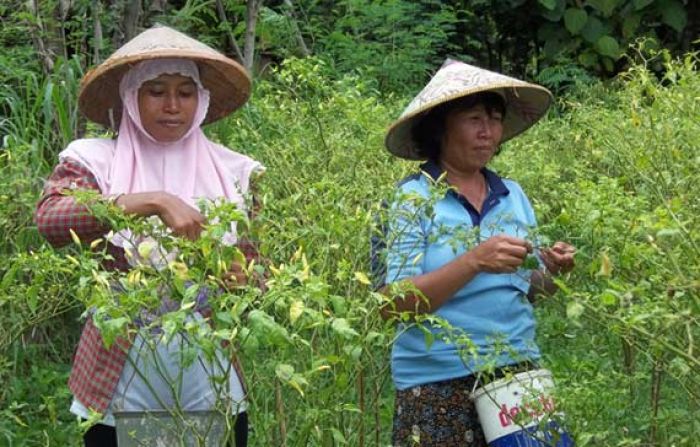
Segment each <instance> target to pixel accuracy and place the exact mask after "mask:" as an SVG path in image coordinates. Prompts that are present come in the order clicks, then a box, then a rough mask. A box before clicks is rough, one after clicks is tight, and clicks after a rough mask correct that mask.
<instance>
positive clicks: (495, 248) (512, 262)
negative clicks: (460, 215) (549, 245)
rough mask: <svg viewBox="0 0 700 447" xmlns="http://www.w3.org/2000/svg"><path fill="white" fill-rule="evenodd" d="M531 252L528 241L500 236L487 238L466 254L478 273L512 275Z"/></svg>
mask: <svg viewBox="0 0 700 447" xmlns="http://www.w3.org/2000/svg"><path fill="white" fill-rule="evenodd" d="M531 252H532V245H531V244H530V243H529V242H528V241H526V240H524V239H519V238H516V237H512V236H507V235H505V234H501V235H498V236H492V237H490V238H488V239H487V240H486V241H484V242H482V243H481V244H479V245H477V246H476V247H475V248H473V249H472V250H470V251H469V252H467V253H468V254H469V255H470V256H471V257H472V258H473V262H475V264H476V268H477V270H478V271H481V272H488V273H513V272H515V271H517V270H518V268H519V267H520V266H521V265H522V263H523V261H524V260H525V258H526V257H527V255H528V253H531Z"/></svg>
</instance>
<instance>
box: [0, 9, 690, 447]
mask: <svg viewBox="0 0 700 447" xmlns="http://www.w3.org/2000/svg"><path fill="white" fill-rule="evenodd" d="M14 3H16V5H15V6H17V8H11V7H10V6H8V5H12V4H13V2H8V3H7V5H5V4H4V5H3V6H0V17H2V20H3V22H2V23H3V27H2V29H1V30H0V45H2V47H3V50H7V51H4V52H3V53H2V54H1V55H0V67H2V68H3V69H2V70H1V74H0V136H1V138H2V146H1V147H0V169H2V172H3V175H2V176H1V177H0V234H3V235H4V236H5V237H4V238H3V239H2V240H1V241H0V253H1V254H2V255H3V259H4V262H3V263H2V264H0V383H2V384H5V386H3V387H2V388H0V445H7V446H13V447H14V446H45V445H55V446H64V445H78V439H79V433H80V429H81V428H80V427H79V425H78V424H77V422H76V421H75V419H74V418H73V417H72V416H71V415H70V413H69V412H68V406H69V404H70V393H69V392H68V389H67V385H66V382H67V377H68V372H69V368H70V361H71V355H72V352H73V349H74V347H75V345H76V342H77V337H78V335H79V332H80V328H81V321H80V315H81V314H82V312H83V311H84V310H85V307H84V306H85V305H86V304H88V303H91V301H90V300H92V299H95V296H93V295H90V294H88V293H87V292H89V291H91V290H93V289H92V287H93V286H94V285H95V284H97V280H96V279H95V277H94V276H93V275H92V270H93V268H94V259H93V257H94V254H90V253H89V252H87V251H82V250H81V249H80V248H79V247H78V246H77V245H75V246H72V247H68V248H66V249H62V250H53V249H51V248H50V247H48V246H47V244H46V243H45V242H44V241H43V240H42V238H41V237H40V236H39V234H38V232H37V231H36V228H35V227H34V225H33V223H32V212H33V209H34V206H35V203H36V201H37V199H38V197H39V194H40V190H41V186H42V182H43V179H44V178H46V176H47V175H48V174H49V172H50V169H51V167H52V166H53V165H54V164H55V162H56V154H57V153H58V152H59V151H60V150H61V149H62V147H64V146H65V144H66V142H67V141H69V140H71V139H72V138H73V136H74V135H82V134H87V135H100V134H101V132H102V130H100V129H97V128H95V127H92V125H90V124H86V123H84V122H82V121H81V119H80V118H79V116H78V115H77V113H76V107H75V101H76V88H77V83H78V81H79V79H80V76H81V74H82V73H83V71H84V69H85V67H86V66H88V65H90V64H92V63H93V62H94V61H95V60H99V58H98V57H97V55H96V54H95V52H94V51H93V50H95V46H94V44H93V40H92V39H93V38H92V36H94V31H95V30H94V23H91V22H85V23H83V22H80V21H77V19H75V18H71V17H73V15H71V14H74V15H76V16H77V15H78V13H80V14H83V13H85V14H87V15H88V16H90V14H92V9H91V8H92V7H93V6H94V5H98V6H99V5H102V7H103V11H102V14H103V15H102V26H103V29H102V32H103V33H104V36H105V40H104V42H103V43H102V45H98V49H100V50H101V51H102V57H104V55H105V54H107V53H108V51H109V50H108V48H109V47H110V46H111V45H112V42H115V41H118V39H117V38H116V37H115V36H118V35H119V32H120V26H122V25H123V23H121V22H120V18H121V17H122V16H123V14H122V13H121V9H120V8H123V7H125V5H127V4H131V3H134V2H126V1H113V2H99V1H96V2H87V1H76V2H70V3H71V4H72V5H73V6H72V7H73V8H74V10H71V11H69V12H70V13H71V14H67V15H65V16H62V15H61V14H56V11H57V10H56V8H57V7H58V5H59V3H61V4H63V2H58V1H48V2H39V3H40V4H41V10H40V11H38V12H36V11H35V12H34V15H32V14H33V13H32V12H27V11H26V10H23V9H22V8H23V6H21V5H20V3H23V2H14ZM146 3H148V4H149V5H157V4H158V5H165V6H164V8H165V10H164V11H158V10H157V9H154V8H151V9H147V10H146V11H145V12H143V11H142V16H141V21H142V23H143V24H145V23H148V22H149V21H152V20H156V19H157V20H161V21H165V22H168V23H175V24H177V25H178V26H179V27H180V28H181V29H182V30H184V31H190V32H192V33H193V34H195V35H199V36H201V37H202V38H203V40H205V41H207V42H209V43H211V44H214V45H216V46H218V47H220V48H229V47H228V44H227V43H225V42H227V36H228V34H229V33H231V35H233V37H234V38H235V39H238V40H241V39H242V36H243V33H244V31H245V26H244V23H242V22H241V21H242V20H243V17H244V16H245V4H244V2H237V1H222V2H212V1H197V0H192V1H187V2H157V1H152V2H146ZM218 3H221V4H222V5H223V6H224V9H225V12H226V13H227V14H228V17H229V19H230V20H232V21H238V26H224V25H220V24H218V23H219V22H218V21H217V18H218V16H217V13H216V4H218ZM281 3H284V2H281ZM467 3H468V4H469V5H466V4H467ZM492 3H493V2H482V1H472V2H432V1H421V2H406V1H399V0H394V1H386V2H367V1H364V0H345V1H340V2H325V1H302V2H294V7H295V8H296V9H295V10H293V11H292V13H291V14H290V13H289V12H288V10H287V9H285V8H284V7H282V6H281V5H280V4H278V3H272V2H271V3H270V5H266V6H264V7H263V9H262V11H261V13H260V17H259V19H258V20H259V21H258V31H257V33H258V34H257V35H258V38H257V41H256V42H257V45H258V47H257V48H258V49H259V54H261V55H262V56H264V57H268V58H272V59H273V60H277V61H278V62H279V61H281V62H279V63H278V64H277V65H278V66H277V67H276V68H274V69H272V68H267V69H265V70H263V73H262V75H261V76H260V77H259V78H258V79H256V85H255V91H254V94H253V97H252V100H251V102H250V103H249V104H248V105H246V106H245V107H244V108H243V109H242V110H240V111H238V112H237V113H236V114H234V115H233V116H231V117H229V118H227V119H226V120H223V121H222V122H219V123H216V124H214V125H212V126H210V127H209V128H208V129H207V132H208V134H209V135H210V136H211V137H212V138H213V139H215V140H218V141H220V142H222V143H224V144H226V145H228V146H230V147H232V148H234V149H238V150H240V151H241V152H243V153H246V154H249V155H251V156H253V157H254V158H256V159H258V160H260V161H261V162H262V163H263V164H265V165H266V167H267V173H266V174H265V175H264V177H263V181H262V183H261V185H260V186H261V191H260V194H261V197H262V201H263V210H262V214H261V216H260V221H259V223H258V224H257V229H256V231H257V233H258V237H259V238H260V241H261V243H262V251H263V254H264V256H265V258H266V259H267V260H268V261H269V265H267V266H265V267H264V270H265V271H266V273H267V275H268V276H269V278H270V286H269V290H268V292H267V293H265V294H262V295H261V294H257V293H256V292H255V291H254V290H252V289H250V290H246V291H244V292H239V293H238V295H235V298H236V299H237V300H238V301H237V302H238V303H239V304H237V306H239V308H240V307H241V306H247V308H246V310H247V313H246V312H240V313H235V314H233V318H232V319H231V320H225V321H222V322H221V324H222V325H226V324H228V325H229V326H228V327H229V328H237V329H238V335H236V337H238V338H237V340H238V341H240V342H242V343H241V349H242V351H243V352H242V354H243V355H242V360H243V367H244V370H245V372H246V379H247V383H248V388H249V390H250V392H251V396H250V409H251V412H250V415H251V418H252V421H251V422H252V427H253V431H252V433H251V443H252V445H260V446H267V445H282V443H283V440H284V442H286V445H288V446H301V445H324V446H325V445H349V446H358V445H388V443H389V439H390V430H391V414H392V411H393V407H392V405H393V389H392V386H391V379H390V375H389V346H390V343H391V340H392V337H393V336H394V333H393V332H392V331H393V329H392V328H391V325H386V324H385V323H384V322H382V321H381V319H380V318H379V315H378V306H379V304H380V303H381V300H382V297H381V296H379V295H378V294H376V293H374V292H373V291H372V288H371V285H370V284H369V283H370V279H371V278H368V276H369V238H370V235H371V233H372V227H373V226H374V225H375V222H376V217H377V215H378V214H380V213H381V201H382V200H383V199H385V198H387V197H389V196H390V195H391V193H392V190H393V184H394V182H396V181H398V180H399V179H401V178H402V177H403V176H405V175H406V174H408V173H410V172H412V171H413V170H415V165H413V164H410V163H406V162H402V161H399V160H397V159H395V158H392V157H391V156H390V155H389V154H388V152H387V151H386V150H384V149H383V135H384V132H385V130H386V127H387V125H388V124H389V123H390V122H391V121H392V120H393V119H394V118H395V117H396V116H398V114H399V113H400V111H401V109H402V107H403V106H404V105H405V104H406V103H407V102H408V99H409V98H410V95H411V93H414V92H415V91H417V90H418V89H419V88H420V86H421V85H422V83H424V82H425V80H426V79H427V77H426V76H427V75H426V73H427V72H429V71H430V70H432V69H433V68H434V67H436V66H437V65H438V64H439V63H440V62H441V60H442V58H443V57H444V56H445V55H446V54H455V55H458V56H459V57H462V58H471V60H472V61H476V62H478V63H479V64H481V65H483V66H491V67H495V68H501V69H503V70H505V71H506V72H510V73H520V74H526V75H528V76H529V77H531V78H534V77H537V78H538V79H539V80H540V82H543V83H546V84H547V85H549V86H550V87H553V88H555V89H557V90H558V91H560V92H565V94H564V93H562V94H560V95H558V99H557V104H556V107H555V108H553V110H552V111H551V113H550V114H549V116H548V117H547V118H546V119H545V120H543V121H542V122H541V123H540V124H538V125H537V126H536V127H534V128H533V129H531V130H529V131H528V132H527V133H525V134H524V135H523V136H521V137H519V138H517V139H515V140H514V141H512V142H509V143H507V144H506V145H505V146H504V148H503V150H502V152H501V154H500V155H499V156H498V157H497V158H496V160H495V161H494V163H493V166H494V168H495V169H496V170H497V171H499V172H500V173H501V174H502V175H506V176H508V177H511V178H513V179H515V180H517V181H519V182H520V183H521V185H522V186H523V188H524V189H525V191H526V192H527V193H528V195H529V196H530V198H531V200H532V202H533V204H534V206H535V208H536V210H537V215H538V219H539V222H540V224H541V227H542V228H541V233H542V235H543V236H546V237H548V238H549V239H551V240H557V239H562V240H568V241H571V242H572V243H574V244H575V245H576V246H577V247H578V250H579V251H578V255H577V256H578V267H577V269H576V270H575V271H574V273H572V274H571V275H570V276H568V277H565V278H562V279H561V284H560V285H561V291H560V292H559V293H558V294H557V295H555V296H554V297H552V298H550V299H547V300H543V301H542V302H541V303H540V304H539V307H538V318H539V331H538V335H539V342H540V345H541V348H542V350H543V352H544V353H545V366H547V367H548V368H549V369H551V370H552V371H553V372H554V377H555V380H556V381H557V387H558V395H557V399H558V401H559V405H560V406H561V408H563V409H564V411H565V413H566V415H567V421H568V424H569V426H570V430H571V432H572V433H573V434H575V437H576V439H577V445H580V446H692V445H694V444H695V443H696V442H697V441H696V439H697V438H698V436H699V435H700V422H698V418H697V414H698V412H700V395H699V393H698V390H699V389H700V375H699V374H698V373H697V371H698V369H699V368H700V356H699V355H698V349H699V348H698V346H697V343H698V340H700V282H698V281H699V278H700V222H699V221H698V220H699V217H698V216H700V194H699V193H698V191H697V172H698V170H699V168H700V156H699V155H698V151H697V148H698V143H697V141H698V138H699V136H700V122H699V121H698V119H697V117H698V116H700V102H699V101H698V98H700V75H698V71H697V68H698V62H699V61H698V56H697V54H696V53H692V52H691V53H686V54H683V52H685V51H688V50H690V49H692V48H691V45H690V44H691V43H692V41H691V39H690V38H689V34H688V30H689V29H691V31H692V27H693V26H694V27H697V10H696V9H693V8H694V6H693V5H691V3H693V2H682V1H664V0H653V1H636V0H635V1H628V2H622V1H595V2H594V1H589V2H575V1H564V0H561V1H539V2H522V1H513V0H511V1H510V2H498V4H499V6H498V7H497V8H491V7H490V5H491V4H492ZM506 4H510V6H508V7H507V6H506ZM581 4H583V5H584V6H581ZM370 5H371V7H370ZM533 5H535V6H533ZM466 6H469V8H467V7H466ZM511 10H512V11H511ZM485 11H486V12H488V14H487V15H486V20H480V19H477V17H485V16H484V14H482V13H484V12H485ZM509 11H511V13H512V14H515V15H519V17H521V18H522V19H523V20H525V22H524V23H529V22H527V21H528V20H534V21H535V22H536V23H537V24H538V25H537V26H535V27H530V28H528V26H526V25H523V26H513V27H512V28H509V29H508V30H506V29H504V28H503V27H504V26H505V24H506V23H512V22H508V21H507V20H508V19H509V17H510V16H507V14H509ZM525 11H527V14H525ZM548 11H549V12H548ZM581 11H584V12H585V14H586V17H587V18H586V23H585V24H583V25H582V23H583V14H582V13H581ZM669 11H670V12H669ZM681 11H682V12H681ZM59 12H60V11H59ZM39 16H40V17H41V19H42V20H41V21H38V20H37V17H39ZM409 16H411V17H420V18H421V23H422V24H423V25H424V26H423V27H417V28H416V27H415V26H414V25H415V23H413V22H412V21H411V20H410V17H409ZM295 18H296V19H295ZM510 18H512V17H510ZM593 18H595V19H596V20H597V21H598V22H599V23H600V25H601V26H602V27H603V29H605V30H607V31H606V32H605V33H603V34H601V35H600V36H598V37H597V39H590V38H586V36H585V35H584V30H585V29H586V27H588V26H589V22H591V21H592V20H593ZM61 21H63V22H64V23H67V24H68V25H69V26H67V27H65V28H63V29H66V30H68V34H67V35H66V36H67V37H66V38H65V39H63V40H62V39H56V38H55V34H54V33H56V32H57V31H56V30H58V29H60V28H59V27H58V26H56V24H57V23H61ZM118 22H119V23H118ZM535 22H533V23H535ZM591 23H594V22H591ZM477 24H478V25H479V26H476V25H477ZM557 24H558V25H562V24H563V26H559V27H558V28H556V29H557V31H556V32H553V31H552V30H553V28H552V27H553V26H556V25H557ZM635 24H636V28H634V29H632V27H633V25H635ZM79 25H82V26H79ZM295 25H297V28H295ZM472 25H473V28H472V32H468V33H467V32H465V29H464V27H466V26H472ZM590 26H593V25H590ZM295 29H297V30H299V29H300V30H301V36H302V37H303V39H304V40H305V41H306V45H307V46H308V48H307V50H308V51H309V53H311V55H310V56H309V55H303V54H302V53H303V51H302V50H300V46H299V44H298V41H297V40H295V33H296V31H295ZM528 29H534V30H540V31H539V32H538V33H537V34H538V36H540V37H532V36H529V37H527V36H524V35H522V33H525V31H526V30H528ZM694 29H695V30H697V28H694ZM546 30H549V31H546ZM550 31H552V33H550ZM588 32H589V31H585V33H588ZM30 33H35V34H34V36H44V37H45V38H46V42H47V43H51V44H52V45H53V48H54V50H55V51H54V52H53V53H51V52H49V53H47V54H53V56H55V59H53V60H52V64H50V67H49V66H48V65H47V64H46V63H45V62H46V60H45V58H43V57H37V53H36V52H35V49H33V48H32V47H30V46H28V45H27V42H29V39H27V35H29V34H30ZM42 33H43V34H42ZM107 36H109V37H110V39H107ZM605 36H609V37H610V38H611V39H614V40H615V41H616V45H617V47H615V46H614V45H613V44H612V41H611V40H609V39H603V41H602V42H601V39H602V38H603V37H605ZM640 36H645V37H651V38H652V40H651V41H646V43H644V44H642V45H641V46H636V47H633V48H632V49H630V50H629V51H628V56H624V55H623V54H622V53H624V51H623V50H624V49H625V47H626V45H627V44H628V43H629V42H633V41H635V39H636V38H637V37H640ZM34 41H35V40H34ZM499 42H500V44H499ZM518 42H519V43H518ZM550 42H554V43H550ZM649 42H651V43H649ZM535 43H537V44H535ZM61 44H65V45H61ZM239 44H240V42H239ZM559 44H562V45H563V47H562V48H560V49H559V50H556V51H555V47H556V45H559ZM518 45H524V46H523V47H522V48H521V47H518ZM660 45H663V46H665V47H668V48H670V49H671V52H669V51H666V50H663V51H656V50H654V48H657V47H659V46H660ZM614 47H615V48H617V50H619V51H613V50H614V49H615V48H614ZM557 48H559V47H557ZM229 50H230V48H229ZM613 53H614V54H613ZM70 54H75V55H76V56H69V57H68V58H65V57H64V56H66V55H70ZM671 54H674V55H676V56H678V59H676V58H675V57H672V56H671ZM294 55H297V56H300V57H295V56H294ZM262 59H263V57H260V60H262ZM606 61H607V62H606ZM611 64H612V69H611V68H610V67H611ZM42 70H43V73H42ZM615 73H619V74H618V75H617V76H616V77H615V78H612V79H608V80H607V81H600V80H599V79H598V78H597V77H596V76H600V75H604V76H605V77H608V76H611V75H613V74H615ZM191 248H192V250H195V249H196V247H194V248H193V247H191ZM68 255H70V256H71V257H72V258H73V259H75V260H77V262H78V266H76V265H75V263H74V261H72V260H71V258H69V257H68ZM197 259H198V261H197V262H201V263H206V262H207V261H206V257H202V258H197ZM211 268H213V269H215V268H216V266H215V265H212V266H211ZM190 270H191V272H190V273H192V274H193V275H194V274H200V273H202V274H203V272H204V271H205V270H202V272H199V273H197V272H196V271H192V269H190ZM144 274H146V275H147V274H151V273H148V272H146V273H144ZM81 278H82V281H81ZM200 278H201V279H202V281H206V277H205V276H201V277H200ZM229 304H230V306H229ZM217 306H220V310H225V309H228V308H234V307H236V304H235V303H234V302H233V301H230V302H226V301H222V302H220V303H217ZM222 318H226V317H222ZM117 329H119V328H117ZM218 335H219V336H222V337H224V338H226V337H230V336H231V333H219V334H218Z"/></svg>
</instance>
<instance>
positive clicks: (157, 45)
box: [78, 25, 251, 127]
mask: <svg viewBox="0 0 700 447" xmlns="http://www.w3.org/2000/svg"><path fill="white" fill-rule="evenodd" d="M162 58H182V59H189V60H192V61H194V62H196V63H197V65H198V67H199V76H200V79H201V80H202V84H203V85H204V87H205V88H206V89H208V90H209V92H210V96H211V99H210V103H209V111H208V112H207V116H206V118H205V119H204V124H207V123H211V122H214V121H216V120H218V119H220V118H223V117H224V116H226V115H228V114H229V113H231V112H233V111H234V110H236V109H238V108H239V107H241V106H242V105H243V104H245V102H246V101H247V100H248V97H249V96H250V86H251V79H250V76H249V75H248V72H247V71H246V70H245V68H243V67H242V66H241V65H240V64H239V63H237V62H236V61H234V60H232V59H229V58H227V57H226V56H224V55H223V54H221V53H219V52H218V51H216V50H214V49H213V48H211V47H209V46H207V45H205V44H203V43H201V42H199V41H197V40H195V39H192V38H191V37H189V36H187V35H185V34H183V33H181V32H178V31H175V30H174V29H172V28H168V27H166V26H162V25H157V26H154V27H153V28H150V29H147V30H146V31H144V32H142V33H141V34H139V35H138V36H136V37H134V38H133V39H131V40H130V41H129V42H127V43H126V44H124V46H122V47H121V48H119V49H118V50H117V51H115V52H114V53H113V54H112V55H111V56H110V57H109V58H108V59H107V60H105V61H104V62H103V63H101V64H100V65H98V66H97V67H95V68H93V69H92V70H90V71H89V72H87V73H86V74H85V76H84V77H83V79H82V81H81V83H80V96H79V99H78V106H79V107H80V110H81V111H82V112H83V113H84V114H85V116H87V117H88V118H89V119H90V120H92V121H95V122H97V123H100V124H102V125H104V126H106V127H118V126H119V120H120V119H121V113H122V103H121V99H120V97H119V82H120V81H121V78H122V76H124V74H125V73H126V72H127V71H128V70H129V68H131V67H132V66H134V65H135V64H137V63H138V62H141V61H143V60H147V59H162Z"/></svg>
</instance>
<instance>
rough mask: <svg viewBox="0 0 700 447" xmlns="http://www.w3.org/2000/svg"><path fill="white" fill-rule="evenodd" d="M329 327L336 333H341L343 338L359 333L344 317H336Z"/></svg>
mask: <svg viewBox="0 0 700 447" xmlns="http://www.w3.org/2000/svg"><path fill="white" fill-rule="evenodd" d="M331 328H333V330H334V331H335V332H336V333H337V334H338V335H341V336H343V337H344V338H353V337H356V336H358V335H360V334H358V333H357V331H356V330H355V329H353V328H352V327H351V326H350V323H348V320H346V319H345V318H336V319H335V320H333V323H331Z"/></svg>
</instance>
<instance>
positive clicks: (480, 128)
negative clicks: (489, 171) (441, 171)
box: [440, 104, 503, 171]
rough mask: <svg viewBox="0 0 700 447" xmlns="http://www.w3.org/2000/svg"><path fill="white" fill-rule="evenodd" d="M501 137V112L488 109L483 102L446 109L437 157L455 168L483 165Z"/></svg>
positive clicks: (471, 167) (470, 167) (488, 159)
mask: <svg viewBox="0 0 700 447" xmlns="http://www.w3.org/2000/svg"><path fill="white" fill-rule="evenodd" d="M502 137H503V116H502V114H501V113H500V112H498V111H497V110H492V111H491V113H489V112H488V111H487V110H486V108H485V107H484V105H483V104H477V105H475V106H474V107H471V108H468V109H456V110H452V111H450V112H449V113H448V114H447V116H446V117H445V134H444V136H443V138H442V148H441V153H440V160H441V161H443V162H446V163H447V164H449V165H450V166H452V167H453V168H455V169H459V170H463V171H474V170H479V169H481V168H483V167H484V166H486V164H487V163H488V162H489V161H490V160H491V158H492V157H493V155H494V154H495V153H496V150H497V149H498V145H499V144H500V143H501V138H502Z"/></svg>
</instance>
